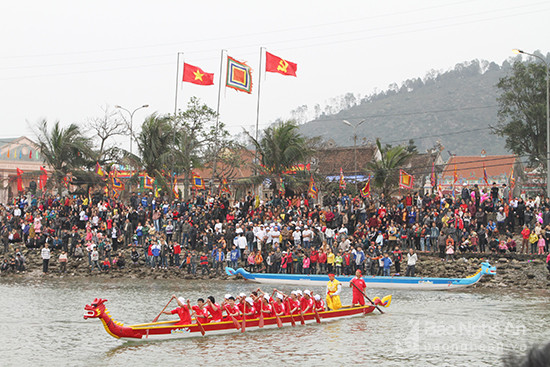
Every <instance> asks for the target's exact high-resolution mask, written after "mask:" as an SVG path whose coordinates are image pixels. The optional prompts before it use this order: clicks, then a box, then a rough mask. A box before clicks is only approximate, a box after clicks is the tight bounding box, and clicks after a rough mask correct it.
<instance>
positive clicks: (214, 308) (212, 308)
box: [204, 296, 223, 322]
mask: <svg viewBox="0 0 550 367" xmlns="http://www.w3.org/2000/svg"><path fill="white" fill-rule="evenodd" d="M204 308H205V309H206V311H208V313H209V314H210V317H211V319H210V322H220V321H222V316H223V314H222V307H221V306H220V305H219V304H217V303H216V300H215V299H214V297H212V296H209V297H208V299H207V300H206V306H205V307H204Z"/></svg>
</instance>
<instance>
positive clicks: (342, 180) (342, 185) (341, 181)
mask: <svg viewBox="0 0 550 367" xmlns="http://www.w3.org/2000/svg"><path fill="white" fill-rule="evenodd" d="M339 188H340V189H344V190H345V189H346V180H344V171H343V170H342V167H340V186H339Z"/></svg>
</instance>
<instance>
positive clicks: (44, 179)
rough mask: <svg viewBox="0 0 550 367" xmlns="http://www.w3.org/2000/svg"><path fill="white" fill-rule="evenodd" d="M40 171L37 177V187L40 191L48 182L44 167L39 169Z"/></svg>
mask: <svg viewBox="0 0 550 367" xmlns="http://www.w3.org/2000/svg"><path fill="white" fill-rule="evenodd" d="M40 171H42V174H41V175H40V177H39V181H38V187H39V188H40V190H44V188H45V187H46V183H47V182H48V171H46V169H45V168H44V167H40Z"/></svg>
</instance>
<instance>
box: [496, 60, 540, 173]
mask: <svg viewBox="0 0 550 367" xmlns="http://www.w3.org/2000/svg"><path fill="white" fill-rule="evenodd" d="M497 87H498V89H499V91H500V95H499V97H498V98H497V101H498V123H497V124H496V126H493V127H492V132H493V133H494V134H497V135H499V136H502V137H505V138H506V148H507V149H508V150H510V151H511V152H513V153H514V154H517V155H526V156H528V157H529V160H530V161H531V162H534V161H535V160H539V161H540V162H544V164H545V165H546V162H547V159H546V98H547V96H546V69H545V65H544V64H542V63H540V62H538V63H524V62H521V61H519V60H518V61H516V62H514V64H513V66H512V69H511V73H510V75H507V76H506V77H503V78H501V79H500V81H499V82H498V84H497Z"/></svg>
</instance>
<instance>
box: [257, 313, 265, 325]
mask: <svg viewBox="0 0 550 367" xmlns="http://www.w3.org/2000/svg"><path fill="white" fill-rule="evenodd" d="M258 327H264V313H263V312H261V311H260V322H259V323H258Z"/></svg>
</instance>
